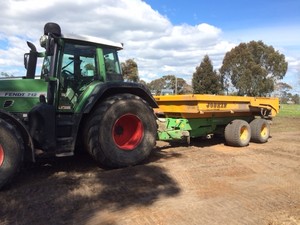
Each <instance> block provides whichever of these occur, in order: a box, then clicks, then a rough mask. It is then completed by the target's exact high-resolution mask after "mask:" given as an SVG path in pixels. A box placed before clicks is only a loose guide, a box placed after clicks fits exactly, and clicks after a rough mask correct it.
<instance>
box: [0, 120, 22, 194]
mask: <svg viewBox="0 0 300 225" xmlns="http://www.w3.org/2000/svg"><path fill="white" fill-rule="evenodd" d="M22 158H23V141H22V138H21V136H20V135H19V133H18V132H17V131H16V129H15V127H13V126H12V125H10V124H9V123H7V122H6V121H4V120H2V119H0V189H1V188H2V187H3V186H4V185H6V184H7V183H9V182H10V181H11V179H12V178H13V177H14V175H15V174H16V173H17V172H18V169H19V167H20V165H21V162H22Z"/></svg>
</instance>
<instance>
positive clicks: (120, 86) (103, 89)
mask: <svg viewBox="0 0 300 225" xmlns="http://www.w3.org/2000/svg"><path fill="white" fill-rule="evenodd" d="M121 93H130V94H133V95H136V96H139V97H140V98H142V99H143V100H144V101H146V102H147V103H148V104H149V105H150V106H151V107H152V108H158V105H157V103H156V101H155V99H154V98H153V97H152V95H151V93H150V91H149V90H148V89H147V88H146V87H145V86H144V85H143V84H140V83H129V82H106V83H98V84H97V85H95V87H94V89H93V91H92V92H91V93H90V94H89V96H87V97H86V98H85V99H83V100H84V103H83V104H82V105H81V107H80V108H77V109H76V110H75V111H76V112H78V113H79V112H81V113H89V112H90V111H91V110H92V109H93V107H94V106H95V104H96V103H97V102H99V101H102V100H104V99H106V98H107V97H109V96H112V95H116V94H121Z"/></svg>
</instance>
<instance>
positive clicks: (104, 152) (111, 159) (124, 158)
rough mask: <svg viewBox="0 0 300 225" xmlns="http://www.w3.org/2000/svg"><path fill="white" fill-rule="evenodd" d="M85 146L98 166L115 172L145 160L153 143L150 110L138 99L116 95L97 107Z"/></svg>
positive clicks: (155, 126) (155, 130) (92, 116)
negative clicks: (119, 168)
mask: <svg viewBox="0 0 300 225" xmlns="http://www.w3.org/2000/svg"><path fill="white" fill-rule="evenodd" d="M86 131H87V133H86V134H85V135H86V139H85V146H86V148H87V150H88V152H89V153H90V154H91V155H92V156H93V158H94V159H95V160H96V161H97V162H98V163H99V164H100V166H104V167H110V168H116V167H125V166H130V165H136V164H138V163H141V162H142V161H143V160H145V159H146V158H147V157H148V156H149V154H150V153H151V151H152V149H153V148H154V146H155V143H156V136H157V125H156V120H155V116H154V113H153V109H152V108H151V107H150V106H149V105H148V104H147V103H146V102H145V101H144V100H142V99H141V98H140V97H138V96H135V95H132V94H118V95H114V96H112V97H109V98H108V99H106V100H105V101H104V102H102V103H101V104H99V105H98V106H96V108H95V110H94V111H93V113H92V115H91V117H90V120H89V121H88V122H87V127H86Z"/></svg>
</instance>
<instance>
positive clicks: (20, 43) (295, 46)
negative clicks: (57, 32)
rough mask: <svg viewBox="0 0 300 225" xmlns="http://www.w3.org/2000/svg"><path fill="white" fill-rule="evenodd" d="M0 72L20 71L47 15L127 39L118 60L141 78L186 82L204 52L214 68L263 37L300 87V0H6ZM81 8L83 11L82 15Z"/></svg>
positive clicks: (74, 29)
mask: <svg viewBox="0 0 300 225" xmlns="http://www.w3.org/2000/svg"><path fill="white" fill-rule="evenodd" d="M1 8H2V13H1V15H0V72H8V73H9V74H13V75H15V76H17V75H20V76H22V75H24V73H25V72H24V69H23V54H24V52H27V51H28V47H27V45H26V41H27V40H30V41H32V42H33V43H34V44H36V46H37V47H38V49H39V50H42V49H41V48H39V46H38V40H39V38H40V36H41V35H42V31H43V26H44V24H45V23H46V22H49V21H53V22H57V23H59V24H60V25H61V27H62V32H63V33H78V34H85V35H91V36H97V37H102V38H106V39H109V40H112V41H116V42H122V43H124V44H125V45H124V46H125V47H124V50H123V51H121V52H120V54H119V56H120V59H121V61H125V60H126V59H129V58H133V59H134V60H135V61H136V62H137V64H138V67H139V75H140V78H141V79H143V80H145V81H146V82H150V81H151V80H154V79H157V78H160V77H161V76H163V75H169V74H172V75H176V76H178V77H181V78H184V79H185V80H186V81H187V82H188V83H191V79H192V74H193V72H194V71H195V68H196V66H198V65H199V64H200V62H201V60H202V59H203V57H204V55H205V54H207V55H209V57H210V58H211V60H212V62H213V65H214V68H215V69H219V68H220V66H221V65H222V60H223V57H224V55H225V54H226V52H228V51H230V50H231V49H232V48H233V47H235V46H237V45H238V44H239V43H241V42H249V41H252V40H256V41H257V40H262V41H263V42H264V43H265V44H267V45H272V46H273V47H274V48H275V49H276V50H278V51H279V52H280V53H282V54H284V55H285V57H286V60H287V61H288V63H289V69H288V71H287V74H286V76H285V78H284V80H283V81H284V82H286V83H288V84H290V85H292V86H293V88H294V89H293V92H295V93H300V38H299V37H300V13H299V12H300V1H299V0H281V1H279V0H273V1H272V0H261V1H259V0H251V1H250V0H239V1H237V0H231V1H229V0H228V1H221V0H215V1H213V0H212V1H202V0H192V1H191V0H189V1H179V0H160V1H158V0H157V1H155V0H145V1H142V0H84V1H82V0H51V1H40V0H22V1H20V0H10V1H1ZM79 15H80V16H79Z"/></svg>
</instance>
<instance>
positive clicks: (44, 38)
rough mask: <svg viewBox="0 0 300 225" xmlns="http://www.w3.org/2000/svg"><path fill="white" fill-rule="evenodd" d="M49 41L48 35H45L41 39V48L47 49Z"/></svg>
mask: <svg viewBox="0 0 300 225" xmlns="http://www.w3.org/2000/svg"><path fill="white" fill-rule="evenodd" d="M47 41H48V35H43V36H42V37H41V38H40V45H41V47H43V48H46V46H47Z"/></svg>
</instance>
